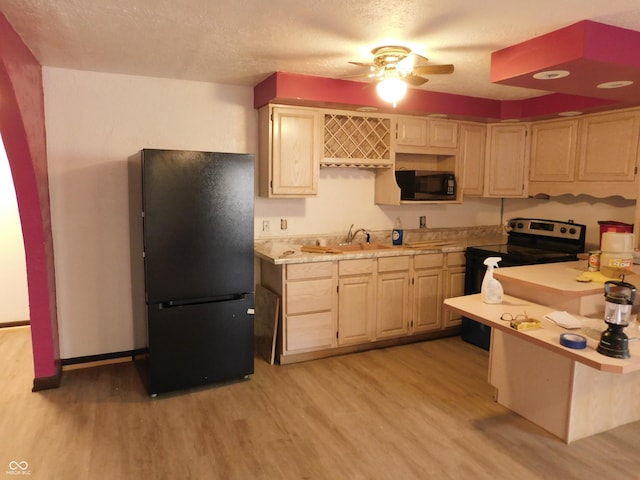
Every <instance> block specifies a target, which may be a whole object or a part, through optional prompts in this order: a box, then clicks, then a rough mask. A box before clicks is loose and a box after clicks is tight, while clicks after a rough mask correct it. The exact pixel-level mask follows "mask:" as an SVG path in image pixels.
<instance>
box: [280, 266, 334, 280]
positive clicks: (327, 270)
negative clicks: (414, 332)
mask: <svg viewBox="0 0 640 480" xmlns="http://www.w3.org/2000/svg"><path fill="white" fill-rule="evenodd" d="M332 275H333V262H315V263H296V264H293V265H287V280H301V279H305V278H324V277H331V276H332Z"/></svg>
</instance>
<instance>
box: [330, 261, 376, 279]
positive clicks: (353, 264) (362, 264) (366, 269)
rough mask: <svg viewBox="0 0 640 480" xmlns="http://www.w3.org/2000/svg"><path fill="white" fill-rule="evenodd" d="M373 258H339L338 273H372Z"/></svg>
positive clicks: (342, 274) (341, 274)
mask: <svg viewBox="0 0 640 480" xmlns="http://www.w3.org/2000/svg"><path fill="white" fill-rule="evenodd" d="M373 267H374V260H373V258H361V259H358V260H340V261H339V262H338V275H340V276H344V275H360V274H363V273H373Z"/></svg>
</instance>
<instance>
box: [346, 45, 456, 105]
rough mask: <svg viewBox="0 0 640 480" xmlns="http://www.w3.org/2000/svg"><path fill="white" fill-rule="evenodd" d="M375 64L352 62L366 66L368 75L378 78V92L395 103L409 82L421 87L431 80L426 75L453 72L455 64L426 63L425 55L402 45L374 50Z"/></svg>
mask: <svg viewBox="0 0 640 480" xmlns="http://www.w3.org/2000/svg"><path fill="white" fill-rule="evenodd" d="M371 53H372V54H373V63H362V62H349V63H351V64H352V65H357V66H360V67H366V68H367V69H368V72H367V73H366V74H361V75H358V76H366V77H368V78H372V79H374V80H376V81H378V85H377V87H376V88H377V90H378V94H379V95H380V96H381V97H382V99H383V100H385V101H388V102H391V103H393V106H394V107H395V106H396V102H397V101H398V100H400V99H401V98H402V97H403V96H404V94H405V93H406V90H407V85H411V86H414V87H417V86H420V85H422V84H424V83H426V82H428V81H429V79H427V78H424V77H423V75H437V74H446V73H453V65H450V64H449V65H424V64H425V63H427V62H428V61H429V60H428V59H427V58H426V57H423V56H422V55H418V54H417V53H412V52H411V49H410V48H407V47H402V46H382V47H376V48H374V49H373V50H371Z"/></svg>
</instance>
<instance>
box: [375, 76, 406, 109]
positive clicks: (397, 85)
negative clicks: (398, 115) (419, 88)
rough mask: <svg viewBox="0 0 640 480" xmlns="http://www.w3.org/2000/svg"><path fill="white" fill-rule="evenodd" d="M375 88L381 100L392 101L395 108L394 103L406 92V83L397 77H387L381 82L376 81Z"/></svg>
mask: <svg viewBox="0 0 640 480" xmlns="http://www.w3.org/2000/svg"><path fill="white" fill-rule="evenodd" d="M376 90H377V91H378V95H379V96H380V98H381V99H382V100H384V101H385V102H389V103H392V104H393V108H396V104H397V103H398V102H399V101H400V100H402V99H403V98H404V96H405V94H406V93H407V84H406V83H405V82H404V81H402V80H400V79H399V78H398V77H387V78H385V79H383V80H382V81H381V82H378V85H376Z"/></svg>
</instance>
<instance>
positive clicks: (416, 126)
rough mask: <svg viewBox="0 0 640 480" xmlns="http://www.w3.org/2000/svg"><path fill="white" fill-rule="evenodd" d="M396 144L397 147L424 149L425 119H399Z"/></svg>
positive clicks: (425, 140) (425, 136)
mask: <svg viewBox="0 0 640 480" xmlns="http://www.w3.org/2000/svg"><path fill="white" fill-rule="evenodd" d="M396 143H397V144H398V145H409V146H413V147H426V146H427V119H426V118H419V117H399V118H398V135H397V139H396Z"/></svg>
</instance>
